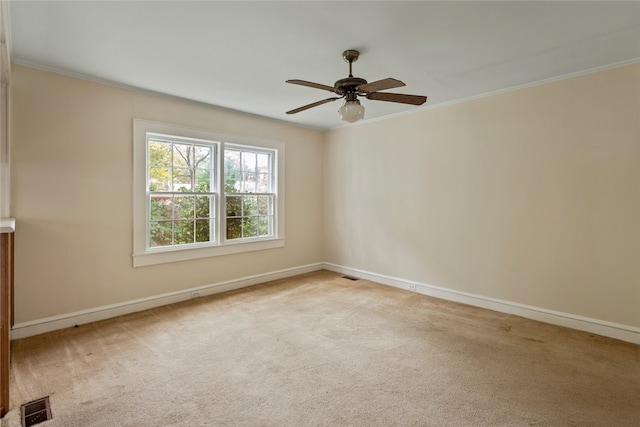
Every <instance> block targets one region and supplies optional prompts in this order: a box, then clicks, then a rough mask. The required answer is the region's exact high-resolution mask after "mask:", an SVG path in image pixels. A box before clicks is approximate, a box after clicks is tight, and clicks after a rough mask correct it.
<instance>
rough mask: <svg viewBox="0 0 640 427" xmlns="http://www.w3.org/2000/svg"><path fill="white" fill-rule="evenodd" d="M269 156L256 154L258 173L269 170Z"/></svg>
mask: <svg viewBox="0 0 640 427" xmlns="http://www.w3.org/2000/svg"><path fill="white" fill-rule="evenodd" d="M270 158H271V156H270V155H269V154H263V153H259V154H258V170H257V172H260V173H268V172H271V170H270V169H271V161H270Z"/></svg>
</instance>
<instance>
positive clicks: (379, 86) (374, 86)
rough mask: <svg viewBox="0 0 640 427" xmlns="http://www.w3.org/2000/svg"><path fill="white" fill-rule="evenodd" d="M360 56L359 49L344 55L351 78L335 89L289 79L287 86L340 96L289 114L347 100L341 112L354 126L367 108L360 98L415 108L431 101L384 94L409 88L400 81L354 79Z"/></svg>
mask: <svg viewBox="0 0 640 427" xmlns="http://www.w3.org/2000/svg"><path fill="white" fill-rule="evenodd" d="M359 56H360V52H358V51H357V50H345V51H344V52H343V53H342V57H343V58H344V60H345V61H346V62H348V63H349V77H347V78H344V79H340V80H338V81H337V82H335V83H334V85H333V86H327V85H323V84H320V83H313V82H308V81H306V80H287V81H286V82H287V83H292V84H295V85H300V86H308V87H313V88H316V89H322V90H327V91H329V92H333V93H335V94H336V95H339V96H336V97H332V98H327V99H323V100H322V101H318V102H314V103H312V104H307V105H304V106H302V107H299V108H296V109H293V110H291V111H287V114H296V113H299V112H301V111H304V110H308V109H309V108H313V107H317V106H318V105H322V104H326V103H327V102H331V101H335V100H338V99H342V98H345V103H344V105H343V106H342V107H340V109H339V110H338V113H339V114H340V118H341V119H342V120H344V121H346V122H349V123H353V122H357V121H358V120H360V119H362V118H363V117H364V107H363V106H362V105H361V104H360V101H359V100H358V96H364V97H366V98H367V99H371V100H374V101H387V102H398V103H401V104H411V105H422V104H424V103H425V102H426V101H427V97H426V96H421V95H405V94H403V93H389V92H380V91H381V90H386V89H392V88H396V87H402V86H405V84H404V83H403V82H401V81H400V80H396V79H392V78H387V79H382V80H377V81H375V82H371V83H368V82H367V81H366V80H365V79H363V78H360V77H353V72H352V65H353V63H354V62H356V61H357V60H358V57H359Z"/></svg>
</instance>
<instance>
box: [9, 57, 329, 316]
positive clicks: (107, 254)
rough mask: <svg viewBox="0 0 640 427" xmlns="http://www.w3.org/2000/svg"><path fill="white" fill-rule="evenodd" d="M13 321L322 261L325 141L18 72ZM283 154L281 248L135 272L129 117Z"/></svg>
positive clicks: (228, 115)
mask: <svg viewBox="0 0 640 427" xmlns="http://www.w3.org/2000/svg"><path fill="white" fill-rule="evenodd" d="M11 116H12V149H13V151H12V160H13V163H12V178H13V180H12V203H13V206H12V207H13V213H14V215H15V217H16V218H17V229H18V230H19V232H18V233H17V235H16V284H15V286H16V295H15V297H16V301H15V304H16V322H17V323H21V322H28V321H31V320H37V319H41V318H45V317H49V316H56V315H62V314H66V313H73V312H77V311H80V310H86V309H92V308H95V307H100V306H105V305H109V304H117V303H121V302H126V301H130V300H133V299H137V298H145V297H149V296H153V295H158V294H163V293H167V292H174V291H179V290H181V289H187V288H191V287H195V286H202V285H208V284H213V283H218V282H221V281H226V280H231V279H237V278H242V277H246V276H251V275H256V274H261V273H266V272H273V271H278V270H281V269H286V268H291V267H298V266H303V265H307V264H312V263H318V262H321V261H323V257H324V256H323V246H322V243H321V242H322V200H321V197H318V191H321V188H322V155H323V153H322V138H323V136H322V134H321V133H320V132H316V131H311V130H306V129H302V128H299V127H294V126H288V125H285V124H281V123H278V122H274V121H269V120H263V119H259V118H255V117H252V116H247V115H242V114H237V113H232V112H228V111H224V110H220V109H215V108H210V107H206V106H203V105H199V104H195V103H188V102H182V101H178V100H174V99H170V98H166V97H156V96H152V95H146V94H142V93H139V92H133V91H128V90H124V89H118V88H114V87H109V86H105V85H100V84H96V83H92V82H87V81H83V80H78V79H74V78H70V77H65V76H62V75H58V74H53V73H48V72H43V71H38V70H34V69H31V68H26V67H20V66H15V67H14V68H13V74H12V115H11ZM134 117H138V118H143V119H148V120H155V121H161V122H166V123H173V124H178V125H183V126H192V127H196V128H201V129H208V130H212V131H215V132H221V133H232V134H238V135H246V136H254V137H260V138H267V139H273V140H280V141H284V142H285V144H286V148H285V155H286V161H285V163H286V170H285V177H286V181H285V188H286V217H285V218H286V224H285V232H286V246H285V248H283V249H273V250H266V251H259V252H251V253H246V254H241V255H229V256H222V257H215V258H207V259H200V260H194V261H187V262H179V263H172V264H164V265H159V266H151V267H142V268H136V269H134V268H132V260H131V253H132V183H131V180H132V119H133V118H134Z"/></svg>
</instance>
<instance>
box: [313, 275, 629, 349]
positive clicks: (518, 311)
mask: <svg viewBox="0 0 640 427" xmlns="http://www.w3.org/2000/svg"><path fill="white" fill-rule="evenodd" d="M324 268H325V269H326V270H330V271H334V272H336V273H342V274H346V275H349V276H353V277H358V278H361V279H367V280H371V281H372V282H377V283H381V284H383V285H388V286H393V287H396V288H400V289H405V290H410V291H413V292H417V293H419V294H423V295H429V296H432V297H436V298H440V299H444V300H449V301H455V302H460V303H463V304H468V305H472V306H475V307H481V308H486V309H489V310H493V311H498V312H501V313H507V314H514V315H516V316H521V317H525V318H527V319H532V320H537V321H540V322H544V323H550V324H552V325H558V326H564V327H567V328H571V329H577V330H579V331H584V332H590V333H593V334H597V335H603V336H606V337H610V338H616V339H619V340H622V341H627V342H630V343H634V344H640V328H636V327H633V326H628V325H622V324H619V323H613V322H607V321H604V320H599V319H592V318H589V317H583V316H577V315H574V314H569V313H562V312H558V311H553V310H547V309H545V308H540V307H534V306H529V305H524V304H519V303H515V302H511V301H505V300H499V299H496V298H490V297H485V296H482V295H476V294H471V293H467V292H460V291H456V290H453V289H447V288H441V287H438V286H432V285H428V284H425V283H419V282H414V281H412V280H405V279H400V278H397V277H391V276H386V275H383V274H378V273H371V272H368V271H363V270H358V269H355V268H350V267H344V266H341V265H336V264H331V263H326V262H325V263H324Z"/></svg>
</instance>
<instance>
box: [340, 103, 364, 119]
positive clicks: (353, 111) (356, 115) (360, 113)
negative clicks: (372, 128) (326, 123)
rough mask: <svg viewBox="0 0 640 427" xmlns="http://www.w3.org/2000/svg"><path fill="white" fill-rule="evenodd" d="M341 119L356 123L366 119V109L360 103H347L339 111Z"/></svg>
mask: <svg viewBox="0 0 640 427" xmlns="http://www.w3.org/2000/svg"><path fill="white" fill-rule="evenodd" d="M338 113H339V114H340V118H341V119H342V120H344V121H345V122H349V123H354V122H357V121H358V120H360V119H362V118H363V117H364V107H363V106H362V105H360V101H358V100H357V99H356V100H355V101H347V102H345V103H344V105H343V106H342V107H340V109H339V110H338Z"/></svg>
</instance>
